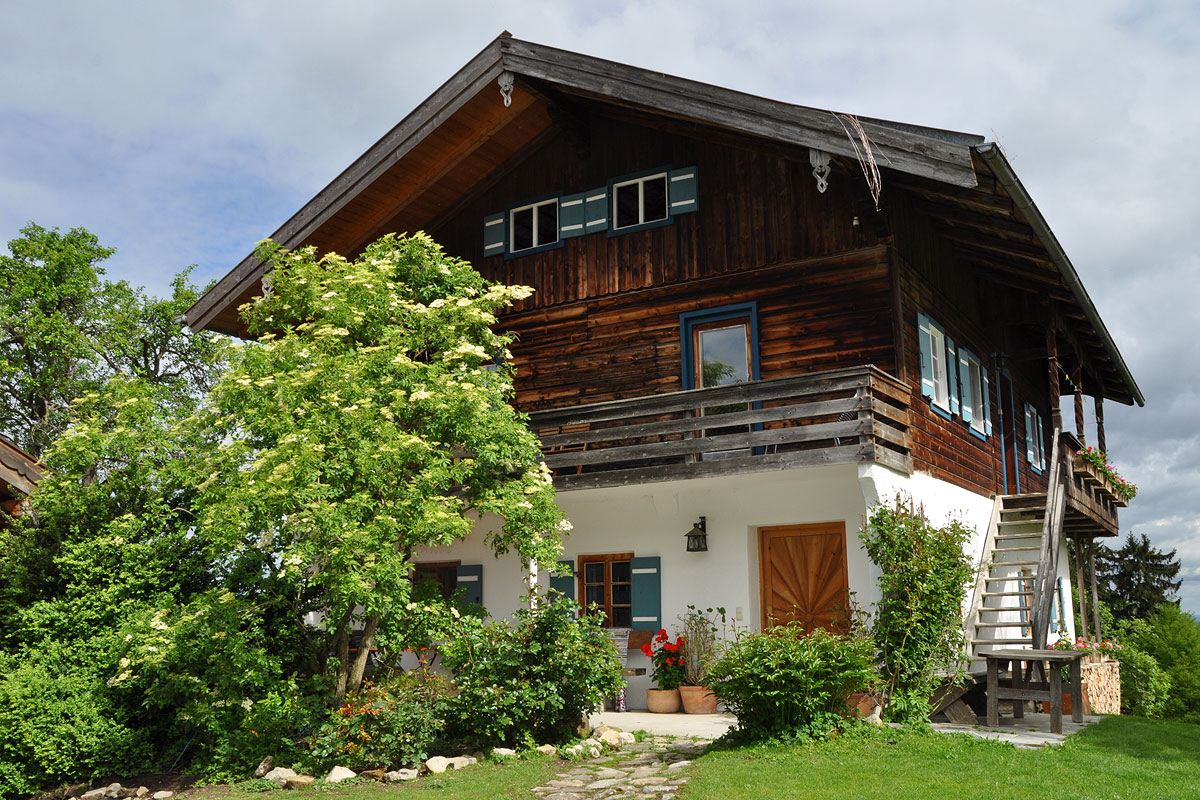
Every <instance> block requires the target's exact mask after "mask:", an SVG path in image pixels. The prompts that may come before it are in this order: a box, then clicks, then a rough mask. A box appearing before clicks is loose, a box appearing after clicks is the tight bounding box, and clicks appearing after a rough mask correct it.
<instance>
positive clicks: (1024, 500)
mask: <svg viewBox="0 0 1200 800" xmlns="http://www.w3.org/2000/svg"><path fill="white" fill-rule="evenodd" d="M1000 500H1001V501H1002V503H1001V505H1002V506H1003V507H1004V508H1022V507H1028V506H1029V505H1037V504H1040V505H1042V506H1045V505H1046V493H1045V492H1029V493H1028V494H1006V495H1001V497H1000Z"/></svg>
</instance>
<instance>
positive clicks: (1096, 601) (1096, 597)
mask: <svg viewBox="0 0 1200 800" xmlns="http://www.w3.org/2000/svg"><path fill="white" fill-rule="evenodd" d="M1088 572H1089V573H1091V579H1092V622H1094V623H1095V625H1096V629H1095V630H1094V631H1093V633H1094V634H1095V637H1096V641H1097V642H1098V641H1100V638H1101V634H1100V593H1099V591H1098V590H1097V588H1096V540H1095V539H1094V538H1093V539H1091V540H1090V542H1089V547H1088Z"/></svg>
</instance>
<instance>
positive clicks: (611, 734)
mask: <svg viewBox="0 0 1200 800" xmlns="http://www.w3.org/2000/svg"><path fill="white" fill-rule="evenodd" d="M596 738H598V739H599V740H600V741H601V742H603V743H604V744H606V745H608V746H609V747H620V746H621V732H620V731H618V730H613V729H612V728H608V729H607V730H605V731H601V733H600V735H599V736H597V737H596Z"/></svg>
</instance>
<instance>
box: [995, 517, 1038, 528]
mask: <svg viewBox="0 0 1200 800" xmlns="http://www.w3.org/2000/svg"><path fill="white" fill-rule="evenodd" d="M1021 525H1036V526H1037V527H1038V529H1039V530H1041V527H1042V520H1041V519H1037V518H1033V519H1002V520H1000V521H999V522H997V523H996V527H998V528H1016V527H1019V526H1021Z"/></svg>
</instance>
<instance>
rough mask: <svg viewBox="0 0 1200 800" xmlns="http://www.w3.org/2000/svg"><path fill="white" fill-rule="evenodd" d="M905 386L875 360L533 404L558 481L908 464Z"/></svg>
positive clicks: (595, 482) (907, 468) (601, 482)
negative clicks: (553, 405)
mask: <svg viewBox="0 0 1200 800" xmlns="http://www.w3.org/2000/svg"><path fill="white" fill-rule="evenodd" d="M911 397H912V390H911V389H910V387H909V386H908V385H907V384H905V383H903V382H901V381H900V380H898V379H897V378H894V377H892V376H891V375H888V374H887V373H885V372H883V371H881V370H879V369H876V368H875V367H874V366H870V365H867V366H863V367H851V368H846V369H838V370H831V371H827V372H817V373H811V374H808V375H800V376H796V377H791V378H777V379H774V380H768V381H755V382H753V383H742V384H733V385H729V386H719V387H716V388H712V389H695V390H691V391H684V392H673V393H671V394H660V395H653V396H650V397H638V398H632V399H628V400H616V401H612V402H606V403H594V404H591V405H582V406H574V407H571V408H563V409H554V410H550V411H539V412H535V413H533V414H530V423H531V426H532V428H533V430H534V431H535V432H536V433H537V434H538V435H539V436H540V437H541V440H542V448H543V452H544V453H545V455H546V463H547V465H548V466H549V467H550V468H551V469H552V470H553V472H554V484H555V486H556V487H557V488H558V489H559V490H560V491H564V490H571V489H594V488H600V487H606V486H626V485H631V484H640V483H654V482H658V481H672V480H683V479H687V478H699V477H706V476H713V475H735V474H741V473H749V472H764V471H769V470H780V469H795V468H799V467H813V466H822V465H827V464H850V463H857V462H861V461H874V462H877V463H879V464H883V465H885V466H888V467H891V468H893V469H896V470H900V471H902V472H905V473H911V472H912V456H911V455H910V439H909V432H908V406H909V402H910V401H911Z"/></svg>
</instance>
